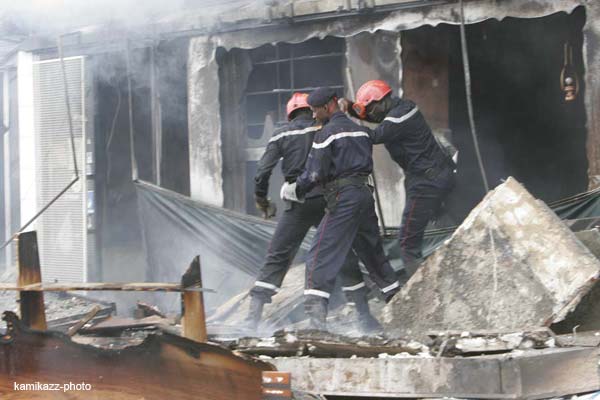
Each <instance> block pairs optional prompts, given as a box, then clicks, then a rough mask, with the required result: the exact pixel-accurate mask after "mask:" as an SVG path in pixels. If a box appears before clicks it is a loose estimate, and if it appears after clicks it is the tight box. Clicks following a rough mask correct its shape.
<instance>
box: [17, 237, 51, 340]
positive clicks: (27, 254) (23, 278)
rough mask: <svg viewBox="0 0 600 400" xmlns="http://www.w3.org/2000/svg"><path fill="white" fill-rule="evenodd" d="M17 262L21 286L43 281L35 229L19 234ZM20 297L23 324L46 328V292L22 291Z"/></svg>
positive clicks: (34, 327)
mask: <svg viewBox="0 0 600 400" xmlns="http://www.w3.org/2000/svg"><path fill="white" fill-rule="evenodd" d="M17 263H18V265H19V278H18V282H17V283H18V285H19V286H27V285H31V284H39V283H40V282H42V271H41V267H40V257H39V253H38V245H37V233H36V232H35V231H32V232H23V233H20V234H19V235H18V236H17ZM19 299H20V310H21V319H22V321H23V324H24V325H25V326H27V327H29V328H32V329H38V330H46V328H47V325H46V310H45V308H44V293H42V292H33V291H21V292H20V293H19Z"/></svg>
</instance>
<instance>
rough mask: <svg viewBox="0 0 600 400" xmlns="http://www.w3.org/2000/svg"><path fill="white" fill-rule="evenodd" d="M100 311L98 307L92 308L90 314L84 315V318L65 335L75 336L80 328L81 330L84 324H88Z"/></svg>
mask: <svg viewBox="0 0 600 400" xmlns="http://www.w3.org/2000/svg"><path fill="white" fill-rule="evenodd" d="M100 310H101V308H100V306H98V305H96V306H94V308H92V309H91V310H90V312H89V313H87V314H86V315H85V317H83V318H82V319H81V320H79V321H78V322H77V323H76V324H75V325H73V326H72V327H70V328H69V330H68V331H67V335H69V336H73V335H74V334H76V333H77V332H78V331H79V330H80V329H81V328H83V326H84V325H85V324H87V323H88V322H90V321H91V320H92V319H93V318H94V317H95V316H96V314H98V313H99V312H100Z"/></svg>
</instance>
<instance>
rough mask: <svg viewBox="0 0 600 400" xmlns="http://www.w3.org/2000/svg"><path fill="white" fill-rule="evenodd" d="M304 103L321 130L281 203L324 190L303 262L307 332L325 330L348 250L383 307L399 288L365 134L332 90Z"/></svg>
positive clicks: (315, 94)
mask: <svg viewBox="0 0 600 400" xmlns="http://www.w3.org/2000/svg"><path fill="white" fill-rule="evenodd" d="M307 101H308V104H309V105H310V107H311V109H312V110H313V117H315V118H316V119H317V121H318V122H321V123H323V124H324V125H323V128H322V129H321V130H320V131H318V132H317V133H316V134H315V139H314V142H313V144H312V150H311V151H310V154H309V156H308V160H307V162H306V169H305V171H304V172H303V173H302V175H300V176H299V177H298V178H297V179H296V181H295V182H294V183H287V182H286V183H284V185H283V187H282V190H281V197H282V198H283V199H287V200H292V201H303V200H304V201H307V198H308V196H309V195H310V193H311V192H312V191H313V190H314V189H315V188H318V187H322V188H323V191H324V195H325V200H326V202H327V213H326V214H325V216H324V217H323V219H322V220H321V222H320V224H319V226H318V228H317V233H316V235H315V237H314V239H313V242H312V245H311V247H310V250H309V253H308V256H307V261H306V289H305V291H304V294H305V311H306V313H307V315H308V316H309V320H310V324H311V327H312V328H315V329H319V330H326V325H325V320H326V317H327V308H328V301H329V297H330V294H331V292H332V290H333V286H334V282H335V278H336V276H337V274H338V273H339V271H340V269H341V268H342V266H343V264H344V259H345V257H346V254H347V253H348V252H349V251H350V249H351V248H354V250H356V252H357V253H358V254H359V256H361V259H362V261H363V262H364V263H365V266H366V268H367V270H368V272H369V276H370V277H371V279H372V280H373V282H374V283H375V284H376V285H377V286H378V287H379V288H380V290H381V291H382V293H383V294H384V296H385V298H386V301H389V300H390V299H391V298H392V296H393V295H394V294H395V293H396V292H397V291H398V288H399V286H400V284H399V282H398V281H397V279H396V276H395V273H394V270H393V269H392V268H391V266H390V264H389V262H388V260H387V258H386V256H385V253H384V251H383V243H382V239H381V236H380V235H379V226H378V221H377V215H376V214H375V205H374V200H373V192H372V187H370V186H369V185H368V176H369V174H370V173H371V171H372V169H373V159H372V154H371V152H372V143H371V139H370V136H369V133H368V132H367V131H366V129H365V128H363V127H361V126H359V125H357V124H355V123H354V122H352V121H351V120H350V119H349V118H348V117H347V116H346V115H345V114H344V113H343V112H341V111H340V109H339V108H338V104H337V98H336V95H335V91H334V90H332V89H330V88H319V89H316V90H315V91H314V92H313V93H311V94H310V96H309V97H308V99H307ZM363 256H365V257H368V259H365V258H363Z"/></svg>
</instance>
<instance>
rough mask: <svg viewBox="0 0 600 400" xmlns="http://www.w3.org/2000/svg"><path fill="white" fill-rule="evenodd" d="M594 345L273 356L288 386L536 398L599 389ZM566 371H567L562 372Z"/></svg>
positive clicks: (327, 391) (365, 393)
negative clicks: (465, 353)
mask: <svg viewBox="0 0 600 400" xmlns="http://www.w3.org/2000/svg"><path fill="white" fill-rule="evenodd" d="M599 357H600V349H598V348H596V349H590V348H568V349H558V348H555V349H545V350H530V351H520V352H513V353H509V354H505V355H496V356H481V357H469V358H459V357H456V358H445V357H442V358H433V357H431V358H425V357H410V356H404V357H402V356H400V357H398V356H394V357H382V358H355V359H340V358H320V359H319V358H300V357H293V358H275V359H272V360H269V362H271V363H272V364H274V365H275V366H276V367H277V370H279V371H286V372H291V374H292V389H296V390H303V391H307V392H312V393H318V394H321V395H331V396H353V398H354V397H356V398H360V397H367V398H368V397H377V398H380V397H381V398H383V397H386V398H387V397H390V398H403V397H405V398H406V397H408V398H423V397H429V398H442V397H443V398H448V397H458V398H480V399H481V398H483V399H541V398H550V397H555V396H564V395H568V394H577V393H585V392H590V391H594V390H598V389H599V388H600V375H599V372H598V368H597V363H598V359H599ZM566 371H568V372H566Z"/></svg>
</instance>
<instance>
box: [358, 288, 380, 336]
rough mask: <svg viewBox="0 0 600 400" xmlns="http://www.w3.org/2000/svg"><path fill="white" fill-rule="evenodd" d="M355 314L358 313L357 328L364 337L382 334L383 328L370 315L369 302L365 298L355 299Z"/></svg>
mask: <svg viewBox="0 0 600 400" xmlns="http://www.w3.org/2000/svg"><path fill="white" fill-rule="evenodd" d="M354 304H356V312H357V313H358V327H359V329H360V331H361V333H363V334H365V335H372V334H380V333H383V327H382V326H381V324H380V323H379V321H377V319H375V317H374V316H373V315H372V314H371V310H369V302H368V300H367V297H366V296H363V297H361V298H357V299H355V302H354Z"/></svg>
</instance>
